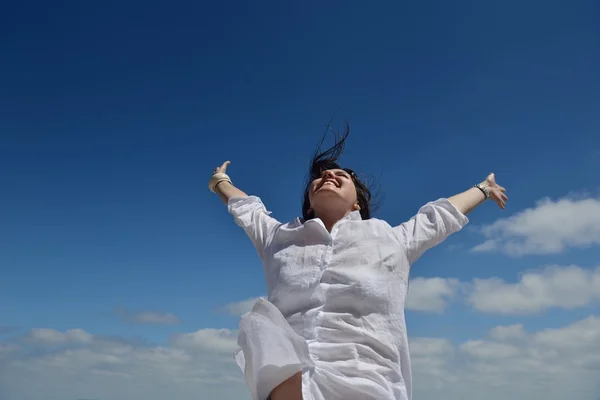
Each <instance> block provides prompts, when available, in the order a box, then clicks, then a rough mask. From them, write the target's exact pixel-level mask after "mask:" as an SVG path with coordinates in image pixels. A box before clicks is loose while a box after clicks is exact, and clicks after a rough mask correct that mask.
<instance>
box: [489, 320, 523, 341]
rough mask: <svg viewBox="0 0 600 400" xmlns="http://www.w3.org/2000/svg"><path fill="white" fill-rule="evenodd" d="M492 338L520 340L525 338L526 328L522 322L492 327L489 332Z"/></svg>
mask: <svg viewBox="0 0 600 400" xmlns="http://www.w3.org/2000/svg"><path fill="white" fill-rule="evenodd" d="M489 335H490V338H492V339H494V340H499V341H503V340H506V341H509V340H519V339H523V338H524V337H525V335H526V333H525V329H524V327H523V325H522V324H515V325H506V326H497V327H495V328H494V329H492V330H491V331H490V333H489Z"/></svg>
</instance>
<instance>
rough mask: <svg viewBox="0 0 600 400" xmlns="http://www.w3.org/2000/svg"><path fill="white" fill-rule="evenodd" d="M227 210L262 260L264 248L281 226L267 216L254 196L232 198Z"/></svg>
mask: <svg viewBox="0 0 600 400" xmlns="http://www.w3.org/2000/svg"><path fill="white" fill-rule="evenodd" d="M227 209H228V211H229V213H231V215H233V218H234V220H235V223H236V224H238V225H239V226H241V227H242V228H243V229H244V231H245V232H246V234H247V235H248V237H249V238H250V240H251V241H252V243H253V244H254V247H255V248H256V251H257V252H258V254H259V256H260V257H261V259H262V258H263V257H264V252H265V248H266V247H267V246H268V244H269V242H270V241H271V239H272V237H273V235H274V234H275V231H276V230H277V228H278V227H279V225H281V224H280V223H279V222H278V221H277V220H276V219H274V218H272V217H270V216H269V214H270V212H268V211H267V209H266V208H265V206H264V204H263V202H262V201H261V200H260V199H259V198H258V197H256V196H247V197H232V198H230V199H229V201H228V202H227Z"/></svg>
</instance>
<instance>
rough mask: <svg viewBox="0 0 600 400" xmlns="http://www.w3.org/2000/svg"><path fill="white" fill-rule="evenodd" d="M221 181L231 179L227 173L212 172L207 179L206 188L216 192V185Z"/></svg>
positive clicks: (229, 180)
mask: <svg viewBox="0 0 600 400" xmlns="http://www.w3.org/2000/svg"><path fill="white" fill-rule="evenodd" d="M223 181H227V182H229V183H231V179H230V178H229V175H227V174H224V173H222V172H217V173H216V174H213V176H212V177H211V178H210V180H209V181H208V188H209V189H210V191H211V192H213V193H216V192H217V190H216V188H217V185H218V184H219V183H221V182H223Z"/></svg>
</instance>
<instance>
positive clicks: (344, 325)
mask: <svg viewBox="0 0 600 400" xmlns="http://www.w3.org/2000/svg"><path fill="white" fill-rule="evenodd" d="M228 209H229V212H230V213H231V214H232V215H233V216H234V218H235V221H236V223H237V224H238V225H239V226H241V227H242V228H244V230H245V232H246V234H247V235H248V236H249V237H250V239H251V240H252V243H253V244H254V247H255V248H256V250H257V252H258V254H259V256H260V258H261V260H262V262H263V266H264V272H265V278H266V282H267V292H268V301H267V300H265V299H260V300H259V301H258V302H257V303H256V304H255V306H254V308H253V310H252V311H251V312H249V313H246V314H245V315H243V316H242V319H241V321H240V332H239V337H238V344H239V346H240V348H239V349H238V350H237V351H236V353H235V355H234V356H235V359H236V361H237V363H238V365H239V366H240V368H241V369H242V371H243V372H244V377H245V380H246V383H247V385H248V388H249V389H250V392H251V394H252V398H253V399H254V400H265V399H266V398H267V397H268V395H269V393H270V392H271V391H272V390H273V389H274V388H275V387H276V386H277V385H279V384H280V383H281V382H283V381H284V380H286V379H287V378H289V377H290V376H292V375H293V374H294V373H296V372H299V371H302V394H303V398H304V400H335V399H348V400H351V399H357V400H362V399H365V400H367V399H373V400H386V399H389V400H392V399H394V400H410V399H411V396H412V390H411V383H412V382H411V368H410V357H409V352H408V340H407V333H406V325H405V320H404V302H405V298H406V293H407V289H408V275H409V270H410V265H411V264H412V263H413V262H415V261H416V260H417V259H418V258H419V257H420V256H421V255H422V254H423V253H424V252H425V251H426V250H427V249H429V248H431V247H433V246H435V245H437V244H439V243H440V242H442V241H443V240H444V239H445V238H446V237H448V235H450V234H452V233H454V232H456V231H458V230H460V229H461V228H462V227H463V226H464V225H465V224H466V223H467V222H468V219H467V217H465V216H464V215H463V214H462V213H460V211H458V210H457V209H456V207H454V205H452V203H450V201H448V200H447V199H440V200H437V201H435V202H431V203H428V204H426V205H425V206H423V207H422V208H421V209H420V210H419V212H418V213H417V215H415V216H414V217H413V218H411V219H410V220H409V221H407V222H405V223H403V224H401V225H398V226H395V227H392V226H390V225H389V224H387V223H386V222H385V221H382V220H379V219H375V218H372V219H369V220H364V221H363V220H362V219H361V217H360V214H359V212H358V211H354V212H352V213H350V214H348V215H347V216H346V217H345V218H343V219H342V220H340V221H339V222H337V223H336V224H335V225H334V226H333V228H332V229H331V233H329V232H328V231H327V229H326V228H325V225H324V224H323V222H322V221H321V220H320V219H318V218H315V219H312V220H309V221H306V222H304V223H303V221H302V220H301V219H299V218H297V219H296V220H294V221H292V222H289V223H283V224H282V223H280V222H278V221H277V220H275V219H273V218H272V217H270V216H269V214H270V213H269V212H267V210H266V209H265V207H264V205H263V203H262V202H261V200H260V199H259V198H258V197H255V196H249V197H235V198H232V199H230V200H229V203H228Z"/></svg>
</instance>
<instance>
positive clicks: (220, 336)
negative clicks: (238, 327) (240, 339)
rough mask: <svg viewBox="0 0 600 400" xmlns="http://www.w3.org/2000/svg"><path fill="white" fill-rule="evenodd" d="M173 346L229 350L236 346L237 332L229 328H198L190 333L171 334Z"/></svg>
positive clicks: (230, 351)
mask: <svg viewBox="0 0 600 400" xmlns="http://www.w3.org/2000/svg"><path fill="white" fill-rule="evenodd" d="M172 342H173V344H174V345H175V346H177V347H181V348H184V349H203V350H213V351H218V352H229V353H233V351H234V350H235V349H236V348H237V333H236V332H234V331H231V330H229V329H210V328H208V329H200V330H197V331H196V332H192V333H184V334H178V335H175V336H173V338H172Z"/></svg>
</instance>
